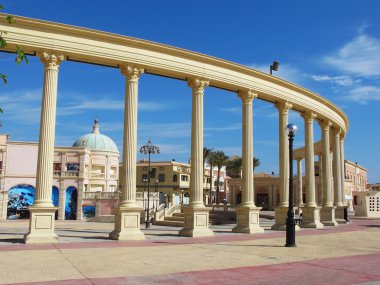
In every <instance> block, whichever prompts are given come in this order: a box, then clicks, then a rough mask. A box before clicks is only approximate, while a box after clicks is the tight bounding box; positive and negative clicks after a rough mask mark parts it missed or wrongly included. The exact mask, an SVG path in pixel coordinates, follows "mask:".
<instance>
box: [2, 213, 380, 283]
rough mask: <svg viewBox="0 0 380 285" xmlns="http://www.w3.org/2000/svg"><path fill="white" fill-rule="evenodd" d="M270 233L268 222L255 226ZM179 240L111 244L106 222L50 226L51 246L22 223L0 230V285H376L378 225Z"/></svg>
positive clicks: (226, 229) (170, 233)
mask: <svg viewBox="0 0 380 285" xmlns="http://www.w3.org/2000/svg"><path fill="white" fill-rule="evenodd" d="M261 222H262V224H264V227H265V228H267V229H269V227H270V225H269V223H268V224H267V225H266V224H265V220H262V221H261ZM232 227H233V225H224V226H212V230H213V231H214V232H215V236H214V237H207V238H185V237H179V236H178V235H177V233H178V230H179V228H173V227H157V226H152V228H151V229H143V232H144V233H145V235H146V240H143V241H114V240H109V239H108V238H107V237H108V233H109V232H110V231H111V230H112V229H113V224H111V223H89V222H84V221H57V222H56V232H57V234H58V235H59V237H60V242H59V243H57V244H28V245H26V244H23V243H22V236H23V234H25V233H27V231H28V221H25V220H16V221H6V222H1V223H0V265H1V268H2V269H3V270H2V271H1V272H0V283H1V284H219V285H221V284H380V272H379V270H378V269H379V264H380V243H379V240H380V220H370V219H352V223H350V224H348V225H340V226H338V227H325V228H324V229H321V230H308V229H302V230H301V231H299V232H297V247H296V248H286V247H284V243H285V233H284V232H274V231H270V230H267V229H266V231H265V233H263V234H252V235H245V234H232V233H231V229H232Z"/></svg>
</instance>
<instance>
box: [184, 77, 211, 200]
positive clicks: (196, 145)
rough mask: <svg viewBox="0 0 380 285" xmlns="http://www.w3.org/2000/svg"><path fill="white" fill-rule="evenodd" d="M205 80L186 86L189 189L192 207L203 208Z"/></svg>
mask: <svg viewBox="0 0 380 285" xmlns="http://www.w3.org/2000/svg"><path fill="white" fill-rule="evenodd" d="M208 84H209V82H208V81H207V80H200V79H191V80H188V86H189V87H190V88H191V89H192V117H191V176H190V189H191V190H192V191H193V199H192V201H191V203H190V205H191V206H194V207H199V206H200V207H204V203H203V176H204V175H203V168H204V167H203V95H204V90H205V88H206V87H207V86H208Z"/></svg>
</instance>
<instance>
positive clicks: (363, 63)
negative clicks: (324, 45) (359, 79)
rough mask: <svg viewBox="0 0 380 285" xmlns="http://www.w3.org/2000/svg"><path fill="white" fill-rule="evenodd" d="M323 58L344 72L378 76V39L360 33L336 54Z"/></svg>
mask: <svg viewBox="0 0 380 285" xmlns="http://www.w3.org/2000/svg"><path fill="white" fill-rule="evenodd" d="M362 30H363V29H362ZM324 60H325V62H326V63H328V64H330V65H332V66H333V67H335V68H336V69H337V70H339V71H342V72H345V73H349V74H354V75H360V76H379V75H380V68H379V66H380V40H379V39H377V38H374V37H371V36H368V35H365V34H360V35H358V36H357V37H355V38H354V39H352V40H351V41H350V42H348V43H347V44H345V45H344V46H343V47H341V48H340V49H339V50H338V51H337V52H336V54H334V55H330V56H326V57H325V58H324Z"/></svg>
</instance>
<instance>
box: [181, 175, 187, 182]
mask: <svg viewBox="0 0 380 285" xmlns="http://www.w3.org/2000/svg"><path fill="white" fill-rule="evenodd" d="M188 180H189V176H187V175H181V181H188Z"/></svg>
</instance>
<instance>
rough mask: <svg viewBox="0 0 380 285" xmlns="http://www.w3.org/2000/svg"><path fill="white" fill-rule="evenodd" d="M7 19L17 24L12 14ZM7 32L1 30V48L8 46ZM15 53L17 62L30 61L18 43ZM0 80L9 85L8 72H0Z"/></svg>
mask: <svg viewBox="0 0 380 285" xmlns="http://www.w3.org/2000/svg"><path fill="white" fill-rule="evenodd" d="M3 9H4V7H3V5H1V4H0V11H1V10H3ZM5 20H6V21H7V22H8V24H11V25H12V24H16V21H15V20H14V19H13V17H12V16H9V15H8V16H5ZM6 34H7V32H5V31H0V49H2V48H5V47H6V46H7V41H6V40H5V39H4V37H3V35H6ZM15 53H16V57H15V62H16V64H20V63H21V62H23V61H25V62H26V63H28V58H27V56H26V54H25V53H24V51H23V50H22V49H21V48H20V47H19V46H18V45H16V51H15ZM0 80H2V81H3V84H4V85H7V83H8V80H7V75H6V74H4V73H1V72H0ZM0 112H1V113H2V112H3V110H2V109H1V108H0Z"/></svg>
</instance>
